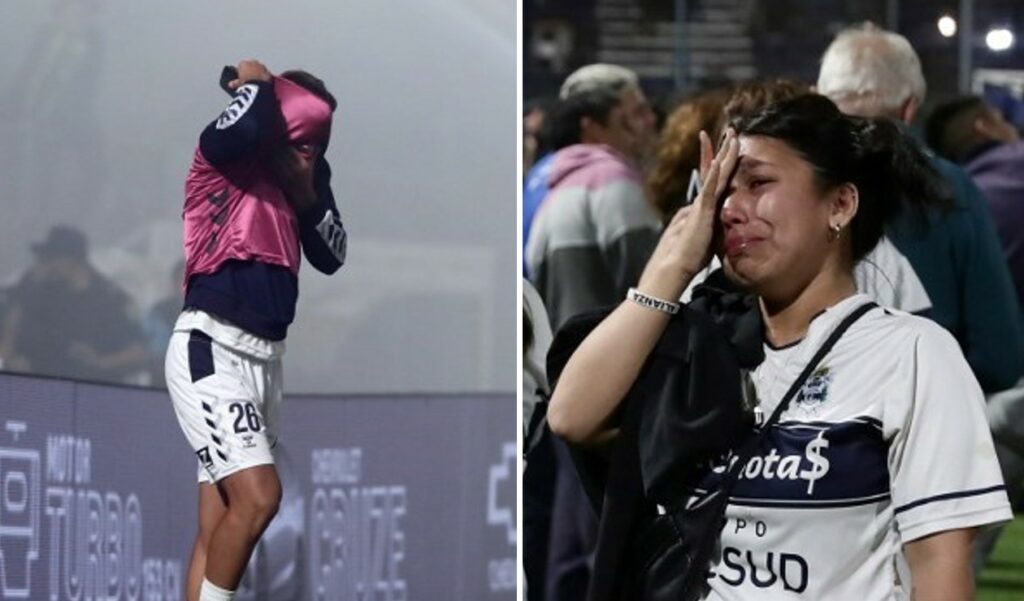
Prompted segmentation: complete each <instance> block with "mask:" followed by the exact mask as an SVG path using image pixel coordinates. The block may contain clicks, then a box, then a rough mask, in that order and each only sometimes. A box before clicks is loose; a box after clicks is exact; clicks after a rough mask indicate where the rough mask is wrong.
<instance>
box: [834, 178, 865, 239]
mask: <svg viewBox="0 0 1024 601" xmlns="http://www.w3.org/2000/svg"><path fill="white" fill-rule="evenodd" d="M859 205H860V193H859V192H858V191H857V186H855V185H853V184H852V183H850V182H846V183H844V184H840V185H839V188H838V189H837V190H836V195H835V198H834V199H833V201H832V214H831V215H830V216H829V219H830V220H831V223H829V227H831V226H835V225H838V226H839V227H840V228H843V229H845V228H846V226H848V225H850V222H851V221H853V216H854V215H856V214H857V208H858V206H859Z"/></svg>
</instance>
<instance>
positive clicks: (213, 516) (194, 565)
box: [185, 482, 227, 601]
mask: <svg viewBox="0 0 1024 601" xmlns="http://www.w3.org/2000/svg"><path fill="white" fill-rule="evenodd" d="M226 511H227V505H226V504H225V502H224V498H223V496H222V495H221V492H220V490H218V488H217V486H216V485H215V484H213V483H210V482H200V483H199V532H198V533H197V534H196V542H195V544H194V545H193V546H192V558H191V559H190V560H189V564H188V580H187V584H186V587H185V593H186V594H185V596H186V598H187V600H188V601H198V600H199V587H200V586H201V585H202V584H203V577H204V576H205V574H206V557H207V549H208V548H209V546H210V539H211V538H213V531H214V530H215V529H216V528H217V525H218V524H220V521H221V520H222V519H223V518H224V513H225V512H226Z"/></svg>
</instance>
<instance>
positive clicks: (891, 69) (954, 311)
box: [817, 23, 1024, 569]
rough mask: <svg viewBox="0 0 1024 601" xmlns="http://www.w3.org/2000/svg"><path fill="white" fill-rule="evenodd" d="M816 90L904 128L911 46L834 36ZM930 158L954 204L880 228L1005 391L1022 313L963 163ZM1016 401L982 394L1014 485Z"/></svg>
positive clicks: (849, 33) (849, 34)
mask: <svg viewBox="0 0 1024 601" xmlns="http://www.w3.org/2000/svg"><path fill="white" fill-rule="evenodd" d="M817 88H818V92H819V93H821V94H824V95H825V96H828V97H829V98H831V99H832V100H833V102H835V103H836V105H838V106H839V108H840V110H842V111H843V112H845V113H847V114H851V115H859V116H864V117H890V118H892V119H895V120H897V121H900V122H902V123H903V124H906V125H909V124H910V123H911V122H912V121H913V119H914V116H915V115H916V114H917V112H918V109H919V108H920V107H921V104H922V103H923V102H924V98H925V92H926V89H927V86H926V83H925V79H924V74H923V73H922V70H921V62H920V60H919V59H918V57H917V53H915V52H914V49H913V47H912V46H911V45H910V42H908V41H907V39H906V38H904V37H903V36H901V35H899V34H897V33H893V32H891V31H885V30H883V29H880V28H878V27H876V26H874V25H872V24H870V23H868V24H864V25H861V26H858V27H854V28H851V29H848V30H846V31H843V32H841V33H840V34H839V35H838V36H837V37H836V38H835V40H833V41H832V44H831V45H830V46H829V47H828V49H827V50H826V51H825V54H824V56H823V57H822V60H821V70H820V73H819V75H818V85H817ZM929 158H930V159H931V162H932V165H933V167H935V169H936V171H938V172H939V174H940V175H941V176H942V177H943V178H945V180H946V182H947V183H948V185H949V189H950V190H951V192H952V193H953V199H952V204H953V206H952V207H951V208H948V209H947V210H945V211H943V210H936V211H934V212H933V213H931V214H929V215H927V216H926V218H925V221H924V222H923V223H915V222H914V221H915V220H914V218H913V216H911V215H909V214H907V213H906V212H905V214H904V215H903V217H902V218H901V221H900V223H899V224H898V225H897V226H896V227H893V228H890V229H889V231H888V232H887V233H888V235H889V236H890V238H891V239H892V241H893V242H894V243H895V244H896V246H897V247H898V248H899V249H900V250H901V251H902V252H903V253H904V254H905V255H906V256H907V258H908V259H909V260H910V262H911V265H913V267H914V270H915V271H917V274H918V276H919V277H920V278H921V281H922V282H923V283H924V286H925V289H926V290H927V292H928V295H929V296H930V297H931V300H932V304H933V309H932V314H931V315H930V317H931V318H932V319H934V320H935V321H936V322H938V323H939V324H940V325H942V326H944V327H945V328H946V329H947V330H949V331H950V332H952V333H953V335H954V336H955V337H956V339H957V341H958V342H959V343H960V347H961V348H962V350H963V353H964V355H965V356H966V358H967V361H968V363H969V364H970V366H971V369H972V370H973V372H974V375H975V376H976V377H977V379H978V382H979V383H980V384H981V387H982V388H983V389H984V390H985V392H987V393H994V392H996V391H999V390H1004V389H1007V388H1010V387H1011V386H1013V385H1014V383H1015V382H1017V380H1018V378H1019V377H1020V376H1021V364H1022V357H1024V347H1022V338H1021V326H1020V322H1019V320H1020V312H1019V308H1018V306H1017V302H1016V298H1015V292H1014V285H1013V281H1012V279H1011V277H1010V273H1009V270H1008V267H1007V264H1006V260H1005V259H1004V257H1003V254H1002V251H1001V248H1000V243H999V238H998V237H997V234H996V230H995V226H994V224H993V222H992V218H991V215H990V213H989V210H988V206H987V205H986V202H985V199H984V197H983V195H982V193H981V191H980V190H979V189H978V188H977V187H976V186H975V184H974V183H973V182H972V181H971V179H970V178H969V177H968V175H967V174H966V173H965V172H964V171H963V170H962V169H961V168H959V167H957V166H956V165H954V164H953V163H950V162H949V161H946V160H945V159H942V158H940V157H938V156H936V155H935V154H934V153H931V152H930V151H929ZM1022 402H1024V394H1022V391H1021V390H1020V389H1017V390H1010V391H1006V392H1003V393H1001V394H998V395H994V396H990V397H989V403H988V415H989V423H990V425H991V427H992V430H993V436H994V438H995V439H996V441H997V442H996V447H997V452H998V453H999V455H1000V463H1001V467H1002V471H1003V477H1004V479H1005V480H1006V481H1007V482H1008V483H1009V484H1010V485H1015V486H1019V484H1020V482H1021V478H1022V476H1024V456H1021V455H1020V454H1018V453H1017V452H1016V451H1014V450H1012V449H1011V447H1010V446H1008V445H1007V444H1006V441H1005V439H1006V438H1007V437H1009V438H1012V439H1014V440H1015V441H1016V442H1017V443H1019V442H1020V435H1019V434H1017V433H1016V430H1018V429H1019V427H1017V426H1016V425H1015V423H1013V421H1014V420H1011V419H1010V418H1009V417H1008V416H1016V415H1020V414H1021V413H1022V409H1021V403H1022ZM952 442H953V441H938V443H939V444H944V443H952ZM1011 487H1012V486H1011ZM995 536H996V533H995V532H993V531H988V532H985V533H983V534H982V535H981V536H980V537H979V540H978V549H977V551H976V552H975V561H974V564H975V569H979V568H980V567H981V565H982V563H983V561H984V559H985V557H986V556H987V554H988V552H989V551H990V550H991V548H992V546H993V545H994V541H995Z"/></svg>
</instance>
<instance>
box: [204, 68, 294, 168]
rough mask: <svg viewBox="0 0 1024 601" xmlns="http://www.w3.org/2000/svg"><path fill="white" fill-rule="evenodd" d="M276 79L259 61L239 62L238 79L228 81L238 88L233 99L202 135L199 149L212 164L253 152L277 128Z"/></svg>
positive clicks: (235, 89)
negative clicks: (274, 79)
mask: <svg viewBox="0 0 1024 601" xmlns="http://www.w3.org/2000/svg"><path fill="white" fill-rule="evenodd" d="M272 80H273V75H272V74H271V73H270V71H269V70H267V68H266V67H265V66H263V64H261V63H260V62H258V61H253V60H248V61H242V62H241V63H239V64H238V79H236V80H234V81H232V82H231V83H229V84H228V86H229V87H230V88H231V89H233V90H234V96H233V97H232V98H231V102H230V103H229V104H228V106H227V107H226V108H225V109H224V111H223V112H222V113H221V114H220V116H219V117H218V118H217V119H216V120H215V121H213V122H212V123H210V124H209V125H207V126H206V129H204V130H203V133H202V134H201V135H200V137H199V150H200V152H202V154H203V157H204V158H205V159H206V160H207V161H208V162H209V163H210V164H211V165H214V166H215V167H216V166H221V165H225V164H227V163H230V162H232V161H236V160H239V159H242V158H244V157H247V156H251V155H252V153H254V152H256V151H257V150H259V148H260V147H261V146H262V145H263V141H264V139H265V138H266V137H267V136H268V135H270V133H271V132H272V131H274V122H275V118H276V115H277V110H278V109H277V106H278V105H277V98H276V96H274V85H273V81H272Z"/></svg>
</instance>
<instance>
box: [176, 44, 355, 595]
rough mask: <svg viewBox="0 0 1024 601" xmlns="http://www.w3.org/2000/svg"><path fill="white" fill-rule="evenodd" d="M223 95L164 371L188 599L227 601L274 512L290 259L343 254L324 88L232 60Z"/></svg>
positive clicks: (187, 210) (294, 281)
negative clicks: (192, 461) (189, 474)
mask: <svg viewBox="0 0 1024 601" xmlns="http://www.w3.org/2000/svg"><path fill="white" fill-rule="evenodd" d="M226 87H227V89H228V90H230V91H231V92H232V99H231V101H230V103H229V104H228V106H227V108H225V109H224V111H223V112H222V113H221V115H220V117H219V118H217V119H216V120H214V121H213V122H212V123H210V124H209V125H208V126H207V127H206V128H205V129H204V130H203V132H202V134H201V136H200V138H199V146H198V148H197V149H196V151H195V154H194V158H193V160H192V166H191V168H190V169H189V173H188V176H187V178H186V181H185V206H184V214H183V218H184V226H185V236H184V242H185V245H184V246H185V281H184V292H185V301H184V310H183V311H182V313H181V315H180V316H179V318H178V320H177V322H176V323H175V326H174V332H173V333H172V335H171V340H170V343H169V345H168V349H167V358H166V365H165V371H166V380H167V387H168V391H169V392H170V395H171V399H172V402H173V406H174V410H175V413H176V414H177V417H178V422H179V424H180V425H181V428H182V430H183V431H184V433H185V436H186V438H187V439H188V441H189V443H190V444H191V446H192V448H193V450H194V451H195V454H196V457H198V460H199V470H198V471H199V476H198V479H199V532H198V535H197V537H196V541H195V545H194V547H193V550H192V557H191V561H190V563H189V571H188V579H187V590H186V597H187V599H188V601H196V600H198V601H230V600H231V599H233V598H234V594H235V589H236V588H237V587H238V583H239V582H240V580H241V577H242V574H243V573H244V571H245V567H246V565H247V564H248V562H249V557H250V555H251V553H252V550H253V548H254V547H255V544H256V542H257V541H258V540H259V537H260V535H261V534H262V532H263V530H264V529H265V528H266V527H267V525H268V524H269V523H270V520H271V519H272V518H273V517H274V515H275V514H276V512H277V508H278V505H279V504H280V500H281V482H280V479H279V478H278V474H277V471H276V469H275V468H274V457H273V452H272V451H273V448H274V446H275V445H276V442H277V435H276V429H277V413H278V405H279V404H280V402H281V394H282V383H281V357H282V355H283V353H284V339H285V336H286V334H287V330H288V326H289V325H290V324H291V322H292V320H293V319H294V317H295V304H296V301H297V299H298V272H299V265H300V262H301V257H302V255H305V257H306V259H307V260H308V261H309V263H310V264H311V265H312V266H313V267H314V268H315V269H317V270H318V271H320V272H322V273H325V274H332V273H334V272H336V271H337V270H338V269H339V268H340V267H341V266H342V264H343V263H344V261H345V253H346V248H347V234H346V232H345V228H344V226H343V225H342V222H341V218H340V216H339V213H338V208H337V206H336V204H335V201H334V196H333V194H332V192H331V187H330V177H331V171H330V167H329V166H328V164H327V161H326V159H325V158H324V153H325V151H326V149H327V145H328V142H329V141H330V134H331V121H332V114H333V112H334V109H335V107H336V101H335V99H334V97H333V96H332V95H331V94H330V92H328V91H327V88H326V86H325V85H324V83H323V82H322V81H321V80H320V79H318V78H316V77H314V76H313V75H311V74H309V73H307V72H305V71H286V72H284V73H281V74H280V75H277V76H275V75H273V74H272V73H271V72H270V71H269V70H268V69H267V67H266V66H264V65H263V64H262V63H260V62H259V61H255V60H245V61H242V62H241V63H239V64H238V67H237V78H236V79H234V80H232V81H230V82H228V83H227V86H226Z"/></svg>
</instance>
